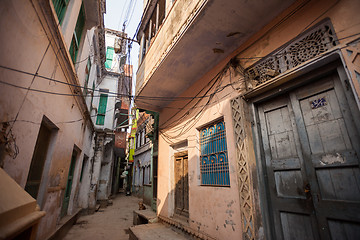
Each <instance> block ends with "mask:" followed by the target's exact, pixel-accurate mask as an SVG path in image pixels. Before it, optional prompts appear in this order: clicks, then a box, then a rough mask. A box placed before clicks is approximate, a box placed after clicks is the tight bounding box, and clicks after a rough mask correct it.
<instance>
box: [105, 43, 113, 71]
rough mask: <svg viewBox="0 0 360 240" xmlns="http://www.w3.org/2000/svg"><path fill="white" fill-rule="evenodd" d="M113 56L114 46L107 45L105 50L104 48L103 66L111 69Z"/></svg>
mask: <svg viewBox="0 0 360 240" xmlns="http://www.w3.org/2000/svg"><path fill="white" fill-rule="evenodd" d="M113 57H114V48H113V47H107V50H106V62H105V67H106V68H108V69H111V67H112V61H113Z"/></svg>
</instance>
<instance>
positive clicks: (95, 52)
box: [0, 0, 132, 239]
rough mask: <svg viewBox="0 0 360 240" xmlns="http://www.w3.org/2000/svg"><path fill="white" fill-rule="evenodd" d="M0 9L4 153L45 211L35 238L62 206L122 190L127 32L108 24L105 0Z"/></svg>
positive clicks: (56, 219)
mask: <svg viewBox="0 0 360 240" xmlns="http://www.w3.org/2000/svg"><path fill="white" fill-rule="evenodd" d="M0 9H1V13H2V14H1V17H0V31H1V37H0V43H1V47H0V52H1V56H2V57H1V58H0V76H1V77H0V78H1V79H0V81H1V83H0V84H1V88H0V92H1V94H0V95H1V96H0V116H1V142H0V163H1V167H2V168H3V169H4V170H5V171H6V173H7V174H8V175H10V177H11V178H13V179H14V180H15V181H16V182H17V183H18V184H19V185H20V186H21V187H22V188H24V189H25V190H26V191H27V192H28V193H29V194H30V195H31V196H32V197H33V198H35V199H36V201H37V204H38V205H39V206H40V209H41V210H42V211H45V212H46V215H45V216H44V217H43V218H42V219H41V221H40V223H39V226H38V231H37V239H47V238H49V237H50V236H53V234H54V233H55V231H56V229H57V228H58V227H59V225H61V224H62V221H61V220H62V219H63V218H64V217H65V216H66V215H74V214H77V213H79V211H80V210H81V209H85V210H87V209H90V210H91V211H93V210H94V209H95V206H96V204H97V203H98V202H99V201H100V202H101V201H107V200H108V198H109V196H110V195H111V193H116V192H117V186H116V185H115V186H114V185H113V183H114V182H116V179H119V177H120V175H119V172H118V171H117V170H116V169H117V166H118V165H119V164H118V162H120V159H124V158H125V154H126V153H125V150H126V134H125V135H124V134H122V132H126V128H127V126H125V125H119V124H118V122H117V121H118V120H119V121H120V120H121V121H124V119H120V118H125V120H126V119H127V118H128V109H129V101H130V100H129V91H131V78H130V77H129V76H130V75H131V74H129V72H131V71H132V70H131V69H132V68H131V66H127V67H124V66H125V61H124V58H123V57H124V56H125V57H126V54H125V53H126V43H125V42H121V41H120V42H121V43H123V45H121V47H122V49H123V50H122V51H120V52H116V51H118V50H117V48H119V45H117V42H116V41H115V37H114V35H117V37H119V36H120V37H121V36H124V34H123V33H119V32H116V33H115V32H114V31H112V30H109V29H105V28H104V22H103V14H104V13H105V10H106V9H105V1H102V0H84V1H77V0H52V1H22V0H18V1H7V2H6V3H3V4H2V6H1V8H0ZM11 22H12V23H11ZM105 34H106V35H105ZM123 46H124V47H123ZM108 47H110V48H112V49H113V50H114V49H115V50H114V51H113V52H111V51H108V52H106V49H107V48H108ZM109 52H111V53H109ZM114 52H115V53H114ZM111 54H112V55H111ZM110 55H111V56H112V57H113V58H112V59H111V58H110ZM119 56H121V57H122V58H120V57H119ZM129 89H130V90H129ZM118 113H121V114H123V115H122V116H121V117H120V115H119V114H118ZM117 114H118V115H117ZM118 133H119V134H118ZM115 136H117V138H116V139H115ZM114 179H115V181H114Z"/></svg>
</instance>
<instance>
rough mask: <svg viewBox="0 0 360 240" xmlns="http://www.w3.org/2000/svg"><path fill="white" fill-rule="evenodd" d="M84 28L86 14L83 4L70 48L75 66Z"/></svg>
mask: <svg viewBox="0 0 360 240" xmlns="http://www.w3.org/2000/svg"><path fill="white" fill-rule="evenodd" d="M84 28H85V12H84V4H81V8H80V12H79V15H78V18H77V20H76V26H75V29H74V34H73V37H72V39H71V43H70V48H69V53H70V56H71V60H72V61H73V63H74V64H76V59H77V55H78V52H79V49H80V42H81V37H82V33H83V31H84Z"/></svg>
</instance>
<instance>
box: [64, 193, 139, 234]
mask: <svg viewBox="0 0 360 240" xmlns="http://www.w3.org/2000/svg"><path fill="white" fill-rule="evenodd" d="M112 200H113V205H111V206H108V207H106V208H100V209H99V211H97V212H95V213H94V214H92V215H86V216H81V217H80V218H79V219H78V220H77V221H76V224H75V225H73V227H72V228H71V229H70V231H69V232H68V233H67V235H66V236H65V238H63V239H64V240H74V239H76V240H97V239H99V240H100V239H106V240H112V239H117V240H127V239H129V231H128V229H129V227H131V226H132V225H133V211H134V210H137V209H138V208H139V205H138V202H139V201H140V199H139V198H136V197H133V196H125V194H124V193H119V194H118V195H116V196H115V197H114V198H113V199H112Z"/></svg>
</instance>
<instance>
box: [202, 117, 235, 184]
mask: <svg viewBox="0 0 360 240" xmlns="http://www.w3.org/2000/svg"><path fill="white" fill-rule="evenodd" d="M200 149H201V156H200V161H201V162H200V174H201V185H209V186H228V187H229V186H230V179H229V162H228V156H227V147H226V133H225V123H224V121H221V122H218V123H215V124H212V125H210V126H207V127H205V128H202V129H201V130H200Z"/></svg>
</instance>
